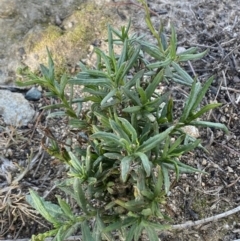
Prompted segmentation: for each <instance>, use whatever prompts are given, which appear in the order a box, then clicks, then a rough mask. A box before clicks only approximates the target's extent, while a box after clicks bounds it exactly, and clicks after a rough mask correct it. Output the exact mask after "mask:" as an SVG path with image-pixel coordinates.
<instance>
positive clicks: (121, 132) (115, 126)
mask: <svg viewBox="0 0 240 241" xmlns="http://www.w3.org/2000/svg"><path fill="white" fill-rule="evenodd" d="M109 123H110V125H111V127H112V130H113V131H114V132H115V133H116V134H117V135H118V136H119V138H123V139H125V140H126V141H127V142H128V144H129V145H130V143H131V141H130V139H129V137H128V135H127V134H126V133H125V131H124V130H123V129H122V127H121V126H120V125H119V124H118V123H117V122H115V121H114V120H109Z"/></svg>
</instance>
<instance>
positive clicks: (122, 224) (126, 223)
mask: <svg viewBox="0 0 240 241" xmlns="http://www.w3.org/2000/svg"><path fill="white" fill-rule="evenodd" d="M136 221H137V220H136V218H133V217H127V218H125V219H123V220H121V221H117V222H114V223H112V224H110V225H108V226H107V227H106V228H104V230H103V232H111V231H113V230H120V229H121V228H122V227H128V226H130V225H133V224H134V223H135V222H136Z"/></svg>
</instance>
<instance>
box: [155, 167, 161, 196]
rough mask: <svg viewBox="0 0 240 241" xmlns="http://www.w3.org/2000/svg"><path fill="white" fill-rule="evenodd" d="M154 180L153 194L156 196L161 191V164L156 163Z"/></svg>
mask: <svg viewBox="0 0 240 241" xmlns="http://www.w3.org/2000/svg"><path fill="white" fill-rule="evenodd" d="M156 175H157V176H156V178H157V180H156V182H155V185H154V195H155V196H156V197H158V196H159V195H160V193H161V192H162V186H163V174H162V170H161V166H159V165H157V166H156Z"/></svg>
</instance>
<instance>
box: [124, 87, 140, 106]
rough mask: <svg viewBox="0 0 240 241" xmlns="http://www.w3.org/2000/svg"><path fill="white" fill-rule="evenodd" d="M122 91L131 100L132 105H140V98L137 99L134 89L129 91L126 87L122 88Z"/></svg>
mask: <svg viewBox="0 0 240 241" xmlns="http://www.w3.org/2000/svg"><path fill="white" fill-rule="evenodd" d="M123 92H124V94H125V95H126V96H127V97H128V98H129V99H130V100H132V102H133V104H134V105H138V106H141V100H140V99H139V97H138V95H137V94H136V92H135V91H131V90H128V89H126V88H123Z"/></svg>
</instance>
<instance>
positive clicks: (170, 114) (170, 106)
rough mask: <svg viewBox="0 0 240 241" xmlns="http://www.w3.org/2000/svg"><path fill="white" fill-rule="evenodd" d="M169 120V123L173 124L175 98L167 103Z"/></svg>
mask: <svg viewBox="0 0 240 241" xmlns="http://www.w3.org/2000/svg"><path fill="white" fill-rule="evenodd" d="M167 119H168V122H169V123H171V122H173V98H170V99H169V100H168V103H167Z"/></svg>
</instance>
